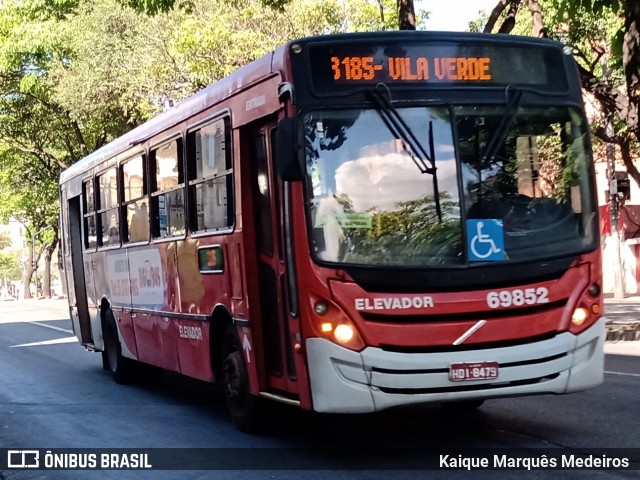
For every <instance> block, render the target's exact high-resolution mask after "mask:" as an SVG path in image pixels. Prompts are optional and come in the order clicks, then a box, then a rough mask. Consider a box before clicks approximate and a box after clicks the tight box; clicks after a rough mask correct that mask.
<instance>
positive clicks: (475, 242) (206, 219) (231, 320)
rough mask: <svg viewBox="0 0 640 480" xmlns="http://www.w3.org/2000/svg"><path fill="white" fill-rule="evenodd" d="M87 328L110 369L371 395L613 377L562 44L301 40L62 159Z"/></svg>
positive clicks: (566, 385)
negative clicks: (606, 371) (70, 159)
mask: <svg viewBox="0 0 640 480" xmlns="http://www.w3.org/2000/svg"><path fill="white" fill-rule="evenodd" d="M60 193H61V204H62V226H63V228H62V230H63V259H64V262H63V263H64V272H65V274H66V282H67V288H68V294H69V295H68V296H69V304H70V316H71V319H72V323H73V328H74V331H75V333H76V335H77V337H78V339H79V341H80V343H81V344H82V345H84V346H85V347H86V348H87V349H88V350H91V351H97V352H102V355H103V360H104V362H103V364H104V368H105V369H108V370H111V372H112V373H113V376H114V377H115V380H116V381H117V382H128V381H131V380H132V379H135V378H136V376H137V375H139V373H140V372H141V371H148V370H150V369H156V370H158V369H166V370H171V371H175V372H180V373H182V374H184V375H187V376H189V377H194V378H196V379H200V380H203V381H206V382H221V383H222V384H223V385H224V390H225V393H226V397H227V403H228V406H229V409H230V411H231V415H232V418H233V420H234V422H235V423H236V424H237V425H238V426H239V427H240V428H242V429H250V428H251V427H252V426H253V423H254V421H255V419H256V415H257V413H256V412H257V410H256V407H257V405H258V400H259V399H260V397H266V398H269V399H272V400H278V401H282V402H285V403H287V404H291V405H297V406H299V407H300V408H303V409H309V410H314V411H318V412H335V413H339V412H342V413H358V412H374V411H379V410H383V409H386V408H390V407H396V406H403V405H417V404H425V403H433V402H436V403H444V404H447V403H448V404H450V405H455V406H457V407H460V408H475V407H478V406H479V405H480V404H481V403H482V401H483V400H485V399H488V398H497V397H508V396H517V395H530V394H545V393H555V394H563V393H569V392H575V391H579V390H584V389H588V388H591V387H594V386H596V385H598V384H600V383H601V382H602V379H603V358H604V357H603V339H604V320H603V319H602V318H601V309H602V294H601V273H602V272H601V258H600V249H599V233H598V211H597V203H596V200H595V185H594V174H593V165H592V154H591V144H590V139H589V128H588V124H587V120H586V117H585V112H584V106H583V102H582V95H581V89H580V82H579V78H578V72H577V68H576V65H575V62H574V59H573V58H572V56H571V52H570V49H568V48H566V47H563V45H561V44H558V43H555V42H552V41H549V40H545V39H533V38H524V37H515V36H508V37H505V36H498V35H482V34H464V33H443V32H383V33H360V34H343V35H330V36H321V37H313V38H306V39H301V40H297V41H293V42H290V43H288V44H286V45H284V46H282V47H280V48H278V49H276V50H275V51H273V52H272V53H270V54H268V55H265V56H264V57H262V58H260V59H258V60H256V61H254V62H252V63H250V64H249V65H247V66H245V67H243V68H241V69H240V70H238V71H237V72H235V73H233V74H232V75H230V76H228V77H227V78H224V79H222V80H220V81H218V82H216V83H215V84H213V85H211V86H209V87H207V88H205V89H204V90H202V91H201V92H199V93H197V94H196V95H194V96H192V97H190V98H188V99H187V100H185V101H184V102H182V103H181V104H179V105H177V106H176V107H174V108H172V109H170V110H168V111H166V112H164V113H162V114H161V115H158V116H157V117H156V118H153V119H151V120H150V121H148V122H147V123H145V124H143V125H141V126H139V127H137V128H135V129H133V130H132V131H130V132H129V133H127V134H125V135H124V136H122V137H121V138H118V139H116V140H114V141H113V142H111V143H109V144H108V145H106V146H104V147H103V148H100V149H99V150H97V151H95V152H93V153H92V154H91V155H89V156H88V157H86V158H84V159H83V160H81V161H79V162H77V163H76V164H74V165H73V166H71V167H70V168H69V169H67V170H66V171H65V172H63V174H62V176H61V179H60Z"/></svg>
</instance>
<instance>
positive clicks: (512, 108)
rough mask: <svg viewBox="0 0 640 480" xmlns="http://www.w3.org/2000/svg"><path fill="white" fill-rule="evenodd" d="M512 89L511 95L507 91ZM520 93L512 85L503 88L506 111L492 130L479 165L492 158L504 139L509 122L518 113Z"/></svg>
mask: <svg viewBox="0 0 640 480" xmlns="http://www.w3.org/2000/svg"><path fill="white" fill-rule="evenodd" d="M510 91H513V94H512V95H509V92H510ZM522 94H523V90H522V89H520V88H515V87H513V85H507V86H506V87H505V89H504V97H505V105H506V107H507V111H506V113H505V114H504V116H503V117H502V119H501V120H500V124H499V125H498V128H497V129H496V131H495V132H493V136H492V137H491V140H489V145H488V146H487V149H486V151H485V154H484V155H483V156H482V160H481V162H480V165H482V164H484V163H485V162H486V161H487V160H489V159H493V158H494V157H495V156H496V153H497V152H498V149H499V148H500V145H501V144H502V142H503V141H504V139H505V137H506V136H507V132H508V130H509V127H510V126H511V122H513V119H514V118H515V116H516V113H518V109H519V108H520V104H521V103H522Z"/></svg>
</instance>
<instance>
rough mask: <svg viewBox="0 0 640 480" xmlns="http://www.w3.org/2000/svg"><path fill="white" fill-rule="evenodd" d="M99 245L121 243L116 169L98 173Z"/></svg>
mask: <svg viewBox="0 0 640 480" xmlns="http://www.w3.org/2000/svg"><path fill="white" fill-rule="evenodd" d="M97 179H98V192H97V193H98V227H97V232H98V246H109V245H117V244H119V243H120V215H119V212H118V208H119V203H118V183H117V176H116V169H115V168H110V169H109V170H107V171H106V172H104V173H102V174H101V175H98V177H97Z"/></svg>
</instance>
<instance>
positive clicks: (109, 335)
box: [103, 310, 136, 384]
mask: <svg viewBox="0 0 640 480" xmlns="http://www.w3.org/2000/svg"><path fill="white" fill-rule="evenodd" d="M103 335H104V352H103V363H104V364H105V365H106V366H107V367H108V369H109V370H110V371H111V374H112V375H113V379H114V380H115V381H116V383H120V384H128V383H131V381H132V380H133V378H134V375H135V371H134V370H135V366H136V365H135V362H134V361H133V360H131V359H129V358H125V357H123V356H122V346H121V345H120V338H119V336H118V328H117V327H116V319H115V317H114V315H113V312H112V311H111V310H107V312H106V313H105V318H104V330H103Z"/></svg>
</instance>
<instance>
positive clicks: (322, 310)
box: [313, 300, 329, 315]
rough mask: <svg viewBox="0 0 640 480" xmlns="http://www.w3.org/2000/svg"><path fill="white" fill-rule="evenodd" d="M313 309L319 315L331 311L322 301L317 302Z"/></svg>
mask: <svg viewBox="0 0 640 480" xmlns="http://www.w3.org/2000/svg"><path fill="white" fill-rule="evenodd" d="M313 309H314V310H315V311H316V313H317V314H318V315H325V314H326V313H327V311H328V310H329V307H328V306H327V303H326V302H324V301H322V300H320V301H319V302H316V304H315V305H314V306H313Z"/></svg>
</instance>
